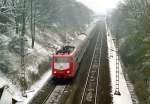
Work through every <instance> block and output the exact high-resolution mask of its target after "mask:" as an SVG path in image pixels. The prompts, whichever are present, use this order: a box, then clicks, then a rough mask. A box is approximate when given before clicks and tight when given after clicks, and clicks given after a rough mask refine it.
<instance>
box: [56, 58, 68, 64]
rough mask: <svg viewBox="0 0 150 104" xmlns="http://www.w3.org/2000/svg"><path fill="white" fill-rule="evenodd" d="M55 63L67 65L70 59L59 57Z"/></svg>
mask: <svg viewBox="0 0 150 104" xmlns="http://www.w3.org/2000/svg"><path fill="white" fill-rule="evenodd" d="M55 62H56V63H66V62H68V58H66V57H63V58H62V57H58V58H55Z"/></svg>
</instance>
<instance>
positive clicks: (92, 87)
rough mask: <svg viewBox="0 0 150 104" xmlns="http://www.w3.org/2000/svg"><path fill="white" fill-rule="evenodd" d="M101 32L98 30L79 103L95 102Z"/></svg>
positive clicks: (95, 103) (101, 41) (98, 75)
mask: <svg viewBox="0 0 150 104" xmlns="http://www.w3.org/2000/svg"><path fill="white" fill-rule="evenodd" d="M102 43H103V34H102V33H100V32H99V34H98V38H97V40H96V45H95V48H94V53H93V57H92V61H91V64H90V67H89V70H88V75H87V78H86V82H85V85H84V88H83V93H82V96H81V101H80V104H97V98H98V97H97V96H98V88H99V87H98V86H99V78H100V74H99V71H100V61H101V60H100V59H101V50H102Z"/></svg>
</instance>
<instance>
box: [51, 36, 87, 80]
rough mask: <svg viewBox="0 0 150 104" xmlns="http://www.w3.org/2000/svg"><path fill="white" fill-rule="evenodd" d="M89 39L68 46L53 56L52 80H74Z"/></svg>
mask: <svg viewBox="0 0 150 104" xmlns="http://www.w3.org/2000/svg"><path fill="white" fill-rule="evenodd" d="M88 42H89V40H88V39H85V40H82V41H81V40H80V42H79V41H78V40H76V43H73V44H74V45H66V46H63V47H62V48H61V49H59V50H58V51H57V52H56V53H55V54H53V55H52V56H51V58H52V62H51V66H52V78H53V79H59V78H74V76H75V74H76V72H77V70H78V67H79V64H80V62H81V59H82V57H83V55H84V52H85V50H86V48H87V46H88Z"/></svg>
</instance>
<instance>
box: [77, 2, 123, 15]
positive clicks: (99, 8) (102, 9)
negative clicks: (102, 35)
mask: <svg viewBox="0 0 150 104" xmlns="http://www.w3.org/2000/svg"><path fill="white" fill-rule="evenodd" d="M77 1H79V2H82V3H84V4H85V5H86V6H88V7H89V8H90V9H92V10H93V11H94V12H96V13H98V14H99V13H106V11H107V9H110V8H115V7H116V6H117V4H118V2H119V1H121V0H77Z"/></svg>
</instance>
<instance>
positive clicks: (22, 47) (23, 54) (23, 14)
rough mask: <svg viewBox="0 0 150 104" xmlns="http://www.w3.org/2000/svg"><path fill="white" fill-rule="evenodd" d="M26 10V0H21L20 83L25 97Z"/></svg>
mask: <svg viewBox="0 0 150 104" xmlns="http://www.w3.org/2000/svg"><path fill="white" fill-rule="evenodd" d="M25 11H26V0H24V1H23V13H22V33H21V37H20V38H21V40H20V41H21V42H20V45H21V85H22V87H23V88H22V96H23V97H27V95H26V93H25V91H26V90H27V83H26V70H25V36H24V35H25V29H26V28H25V25H26V24H25V15H26V13H25Z"/></svg>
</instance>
